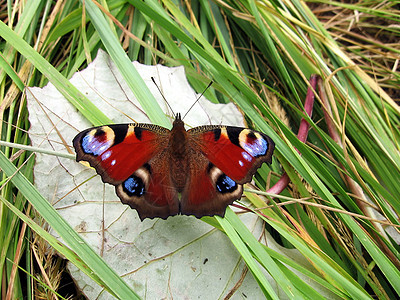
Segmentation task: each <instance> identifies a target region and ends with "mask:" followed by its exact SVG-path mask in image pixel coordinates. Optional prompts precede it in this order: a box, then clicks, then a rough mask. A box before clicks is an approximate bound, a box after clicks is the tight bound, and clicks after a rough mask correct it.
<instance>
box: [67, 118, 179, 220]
mask: <svg viewBox="0 0 400 300" xmlns="http://www.w3.org/2000/svg"><path fill="white" fill-rule="evenodd" d="M169 133H170V130H168V129H166V128H163V127H160V126H156V125H152V124H118V125H108V126H100V127H94V128H89V129H86V130H84V131H82V132H81V133H79V134H78V135H77V136H76V137H75V138H74V140H73V145H74V148H75V152H76V153H77V158H76V160H77V161H81V160H83V161H87V162H89V164H90V165H91V166H92V167H93V168H95V169H96V171H97V173H98V174H99V175H100V176H101V178H102V180H103V182H107V183H110V184H112V185H114V186H115V188H116V193H117V195H118V197H119V198H120V199H121V201H122V202H123V203H125V204H128V205H129V206H131V207H132V208H134V209H136V210H137V211H138V214H139V217H140V218H141V219H142V220H143V219H144V218H146V217H149V218H154V217H161V218H164V219H165V218H167V217H168V216H169V215H174V214H177V213H178V212H179V203H178V193H177V191H176V190H175V189H174V186H173V185H172V184H171V179H170V176H164V175H163V174H164V173H163V170H164V169H165V170H168V166H166V165H165V164H166V163H167V159H165V157H163V152H165V151H166V148H167V146H168V136H169ZM167 174H169V173H168V172H167Z"/></svg>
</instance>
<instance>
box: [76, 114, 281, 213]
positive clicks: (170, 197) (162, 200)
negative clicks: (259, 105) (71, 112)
mask: <svg viewBox="0 0 400 300" xmlns="http://www.w3.org/2000/svg"><path fill="white" fill-rule="evenodd" d="M73 145H74V148H75V152H76V154H77V155H76V160H77V161H87V162H89V164H90V165H91V166H92V167H93V168H95V169H96V171H97V173H98V174H99V175H100V176H101V178H102V180H103V182H106V183H109V184H112V185H114V186H115V191H116V194H117V195H118V197H119V198H120V199H121V201H122V203H124V204H127V205H129V206H130V207H131V208H133V209H136V210H137V212H138V215H139V217H140V219H141V220H143V219H145V218H151V219H152V218H156V217H158V218H162V219H167V218H168V217H169V216H173V215H177V214H183V215H194V216H195V217H197V218H201V217H203V216H214V215H219V216H222V217H223V216H224V214H225V209H226V207H227V206H228V205H230V204H232V203H233V202H234V201H235V200H237V199H240V197H241V196H242V193H243V184H244V183H247V182H250V181H251V179H252V177H253V175H254V174H255V173H256V171H257V169H258V168H259V167H260V166H261V165H262V164H263V163H264V162H267V163H271V161H272V154H273V151H274V147H275V144H274V142H273V141H272V140H271V138H270V137H269V136H267V135H265V134H263V133H261V132H258V131H254V130H251V129H247V128H241V127H233V126H222V125H205V126H199V127H194V128H192V129H189V130H186V129H185V127H184V122H183V121H182V118H181V115H180V114H177V115H176V117H175V120H174V122H173V126H172V129H171V130H169V129H167V128H164V127H161V126H157V125H153V124H141V123H132V124H116V125H105V126H99V127H93V128H89V129H86V130H84V131H82V132H80V133H79V134H78V135H77V136H76V137H75V138H74V139H73Z"/></svg>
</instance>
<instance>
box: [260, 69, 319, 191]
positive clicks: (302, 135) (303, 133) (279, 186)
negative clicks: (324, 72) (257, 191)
mask: <svg viewBox="0 0 400 300" xmlns="http://www.w3.org/2000/svg"><path fill="white" fill-rule="evenodd" d="M318 79H319V75H316V74H313V75H311V78H310V86H309V87H308V89H307V96H306V102H305V103H304V110H305V112H306V114H308V115H309V116H310V117H311V116H312V110H313V106H314V100H315V94H314V91H315V88H316V86H317V81H318ZM309 128H310V124H309V123H308V122H307V121H306V119H304V118H302V119H301V121H300V127H299V132H298V134H297V137H298V139H299V140H300V141H301V142H303V143H305V142H306V140H307V135H308V130H309ZM296 150H297V149H296ZM297 152H299V150H297ZM299 154H301V153H300V152H299ZM289 182H290V179H289V176H288V175H287V173H286V172H285V173H284V174H283V175H282V177H281V178H280V179H279V180H278V181H277V183H275V185H274V186H273V187H271V188H270V189H269V190H268V191H267V193H271V194H275V195H277V194H280V193H281V192H282V191H283V190H284V189H285V188H286V187H287V186H288V184H289Z"/></svg>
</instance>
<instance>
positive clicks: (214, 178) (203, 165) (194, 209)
mask: <svg viewBox="0 0 400 300" xmlns="http://www.w3.org/2000/svg"><path fill="white" fill-rule="evenodd" d="M190 159H191V164H190V165H191V168H190V173H189V174H188V181H187V184H186V186H185V189H184V190H183V192H182V196H181V202H180V203H181V213H182V214H185V215H194V216H196V217H197V218H201V217H203V216H214V215H219V216H222V217H223V216H224V214H225V210H226V207H227V206H228V205H230V204H232V203H233V202H234V201H235V200H237V199H240V197H241V195H242V193H243V186H242V185H241V184H238V183H236V182H234V181H233V180H232V179H230V178H229V177H228V176H227V175H226V174H224V173H223V172H222V171H221V170H220V169H219V168H218V167H216V166H214V165H213V164H212V163H210V161H209V160H208V159H207V158H206V157H205V156H204V155H203V154H202V153H201V152H199V151H196V153H195V154H194V155H191V156H190Z"/></svg>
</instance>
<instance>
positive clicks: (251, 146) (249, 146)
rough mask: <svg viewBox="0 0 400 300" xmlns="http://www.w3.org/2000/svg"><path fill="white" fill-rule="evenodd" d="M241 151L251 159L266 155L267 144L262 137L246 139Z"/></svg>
mask: <svg viewBox="0 0 400 300" xmlns="http://www.w3.org/2000/svg"><path fill="white" fill-rule="evenodd" d="M243 149H244V150H246V151H247V152H248V153H249V154H250V155H252V156H253V157H257V156H263V155H265V154H266V153H267V150H268V143H267V141H266V140H265V139H263V138H262V137H260V138H257V137H254V139H249V138H247V141H246V143H244V145H243Z"/></svg>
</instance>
